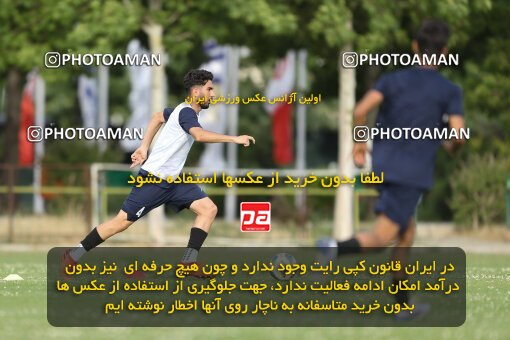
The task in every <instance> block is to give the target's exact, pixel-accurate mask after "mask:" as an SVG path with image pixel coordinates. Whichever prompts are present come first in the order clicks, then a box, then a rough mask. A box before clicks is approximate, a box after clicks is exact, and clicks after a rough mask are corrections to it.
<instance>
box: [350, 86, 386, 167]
mask: <svg viewBox="0 0 510 340" xmlns="http://www.w3.org/2000/svg"><path fill="white" fill-rule="evenodd" d="M383 99H384V96H383V94H382V93H381V92H379V91H377V90H370V91H368V92H367V93H366V94H365V96H364V97H363V98H362V99H361V100H360V101H359V102H358V104H357V105H356V107H355V108H354V126H366V125H367V116H368V114H369V113H370V111H372V110H373V109H375V108H376V107H378V106H379V105H380V104H381V103H382V101H383ZM366 153H367V143H360V142H355V143H354V149H353V151H352V154H353V159H354V165H356V166H357V167H359V168H361V167H363V165H365V161H366Z"/></svg>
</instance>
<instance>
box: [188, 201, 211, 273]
mask: <svg viewBox="0 0 510 340" xmlns="http://www.w3.org/2000/svg"><path fill="white" fill-rule="evenodd" d="M189 209H190V210H192V211H193V212H194V213H195V214H196V215H197V216H196V218H195V221H194V223H193V227H191V231H190V236H189V241H188V246H187V247H186V250H185V252H184V256H183V257H182V262H183V263H191V262H196V261H197V259H198V252H199V251H200V248H201V247H202V245H203V244H204V241H205V239H206V238H207V235H208V234H209V230H210V229H211V226H212V223H213V221H214V219H215V218H216V214H217V212H218V208H217V207H216V204H214V202H213V201H212V200H211V199H210V198H209V197H203V198H200V199H197V200H195V201H193V202H192V203H191V204H190V205H189Z"/></svg>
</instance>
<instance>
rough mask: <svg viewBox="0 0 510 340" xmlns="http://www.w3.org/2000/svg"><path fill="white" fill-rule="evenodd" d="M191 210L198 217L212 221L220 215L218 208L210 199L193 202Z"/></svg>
mask: <svg viewBox="0 0 510 340" xmlns="http://www.w3.org/2000/svg"><path fill="white" fill-rule="evenodd" d="M191 208H192V209H193V211H195V213H196V214H197V215H201V216H204V217H208V218H212V219H214V218H215V217H216V214H217V213H218V207H217V206H216V204H214V203H213V201H211V199H209V198H206V199H203V200H199V201H196V202H193V204H192V205H191Z"/></svg>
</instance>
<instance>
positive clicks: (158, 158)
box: [142, 102, 201, 180]
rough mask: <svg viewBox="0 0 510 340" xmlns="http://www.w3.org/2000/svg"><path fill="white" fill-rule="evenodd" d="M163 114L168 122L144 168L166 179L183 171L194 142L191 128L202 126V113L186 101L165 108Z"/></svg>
mask: <svg viewBox="0 0 510 340" xmlns="http://www.w3.org/2000/svg"><path fill="white" fill-rule="evenodd" d="M163 115H164V117H165V120H166V124H165V126H164V127H163V129H162V130H161V132H160V134H159V136H158V139H157V140H156V141H155V142H154V146H153V148H152V151H151V153H150V154H149V157H148V159H147V161H146V162H145V163H144V164H143V165H142V169H143V170H145V171H148V172H150V173H152V174H153V175H154V176H157V177H160V178H161V179H163V180H166V178H167V177H168V176H172V177H175V176H177V175H179V174H180V173H181V171H182V168H183V167H184V163H186V158H187V157H188V153H189V151H190V149H191V146H192V145H193V142H194V139H193V136H191V135H190V134H189V129H190V128H192V127H201V126H200V123H199V122H198V118H199V116H200V115H199V114H198V113H196V112H195V111H194V110H193V109H192V108H191V105H189V104H187V103H185V102H184V103H181V104H179V105H178V106H177V107H176V108H175V109H173V110H172V109H168V108H167V109H165V110H164V111H163Z"/></svg>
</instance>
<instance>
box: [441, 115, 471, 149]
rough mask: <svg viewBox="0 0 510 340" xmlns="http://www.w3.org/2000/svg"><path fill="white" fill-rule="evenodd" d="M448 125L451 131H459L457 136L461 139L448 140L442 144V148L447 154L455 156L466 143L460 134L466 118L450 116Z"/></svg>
mask: <svg viewBox="0 0 510 340" xmlns="http://www.w3.org/2000/svg"><path fill="white" fill-rule="evenodd" d="M448 125H449V128H450V129H452V130H455V131H457V136H459V138H455V139H452V140H446V141H444V142H443V143H442V146H443V148H444V149H445V150H446V152H448V153H449V154H450V155H454V154H455V153H456V152H457V151H458V150H459V149H460V148H461V146H462V145H464V143H465V142H466V140H465V139H464V138H462V134H461V133H460V131H461V130H462V129H464V117H463V116H461V115H458V114H453V115H450V117H449V119H448Z"/></svg>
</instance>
